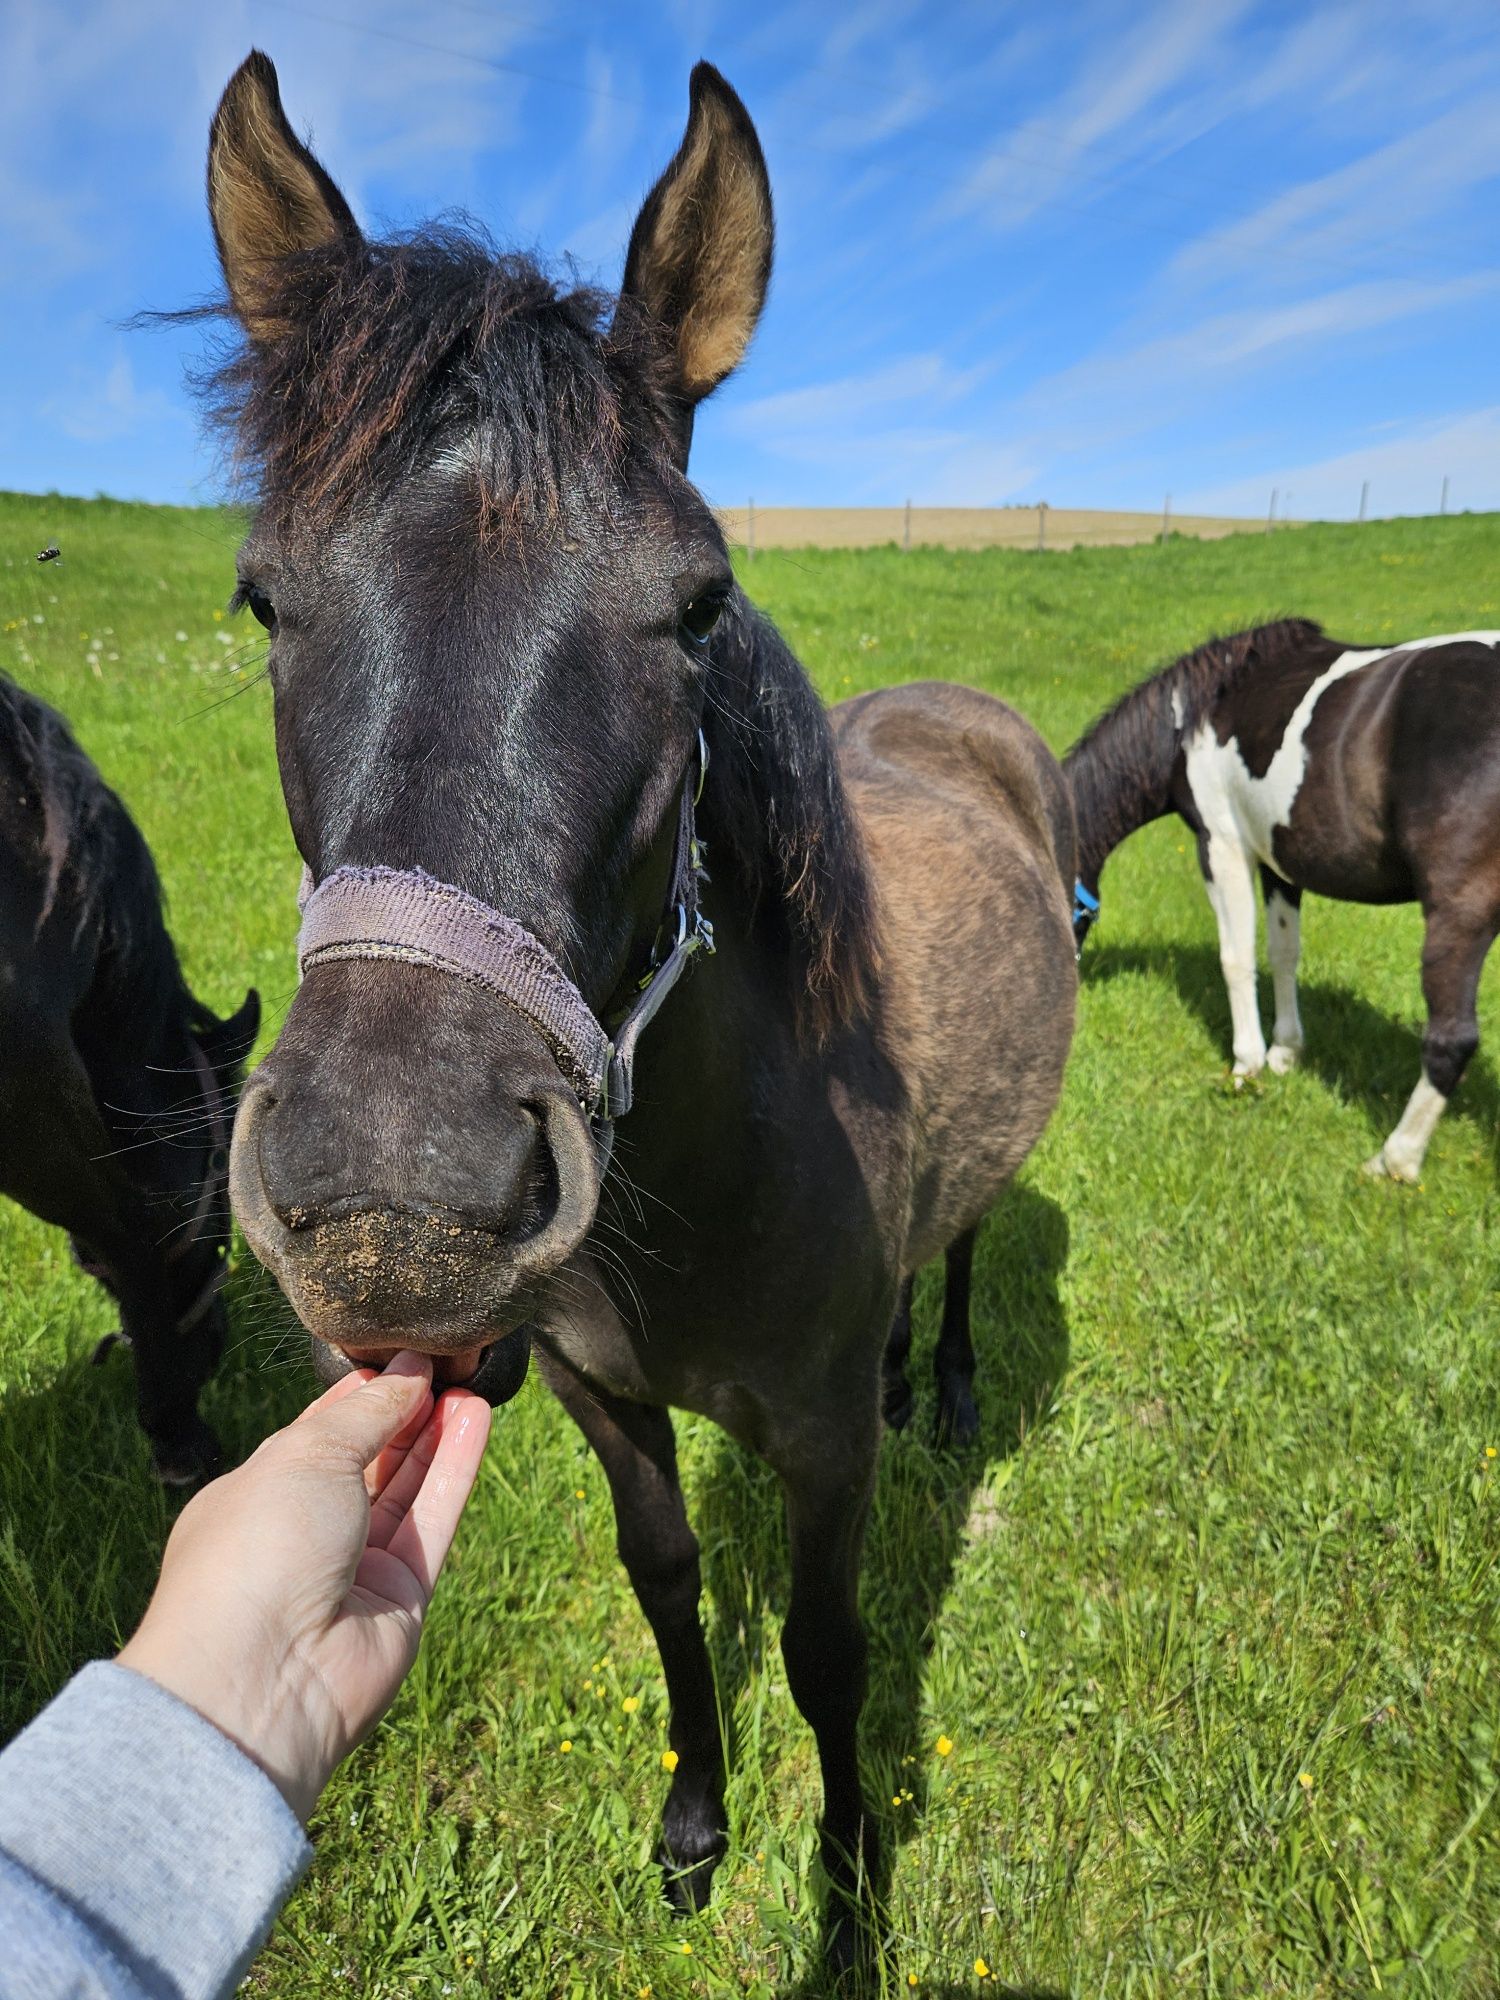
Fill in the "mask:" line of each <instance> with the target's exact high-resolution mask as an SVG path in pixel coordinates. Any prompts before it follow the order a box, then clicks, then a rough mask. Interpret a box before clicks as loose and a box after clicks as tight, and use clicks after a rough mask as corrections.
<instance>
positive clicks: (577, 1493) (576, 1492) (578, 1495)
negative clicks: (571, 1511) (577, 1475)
mask: <svg viewBox="0 0 1500 2000" xmlns="http://www.w3.org/2000/svg"><path fill="white" fill-rule="evenodd" d="M573 1498H574V1499H575V1500H581V1499H582V1498H583V1488H582V1487H581V1486H575V1487H574V1488H573Z"/></svg>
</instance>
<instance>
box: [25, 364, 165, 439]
mask: <svg viewBox="0 0 1500 2000" xmlns="http://www.w3.org/2000/svg"><path fill="white" fill-rule="evenodd" d="M43 408H44V410H45V412H46V414H47V415H48V416H50V417H51V418H53V420H54V421H55V422H56V424H57V427H58V429H59V430H60V431H62V432H63V434H64V435H65V436H66V437H70V438H75V439H77V440H78V441H79V442H80V443H83V444H112V443H114V442H116V441H117V440H118V439H120V438H125V437H131V436H133V435H134V434H135V433H136V432H138V431H142V430H145V429H146V428H147V427H148V426H150V425H153V424H162V423H178V424H181V423H186V422H187V421H188V418H187V415H186V412H185V411H183V410H182V409H181V408H180V407H179V406H178V405H177V404H175V403H174V402H173V400H172V398H171V397H170V396H168V395H167V394H166V393H165V391H164V390H161V389H142V388H140V387H139V386H138V385H137V383H136V379H135V369H134V367H133V365H132V363H131V360H130V357H129V355H127V354H126V353H124V352H123V350H117V352H116V354H115V357H114V359H113V360H112V361H111V362H110V363H109V365H108V367H107V368H106V369H105V370H104V372H103V374H102V375H99V374H95V375H90V374H88V373H87V372H85V371H84V370H81V369H80V370H75V371H74V374H73V376H72V379H71V381H70V383H69V386H68V387H67V388H65V389H63V390H61V391H59V392H58V393H57V394H55V395H52V396H49V397H48V398H47V399H46V401H45V403H44V405H43Z"/></svg>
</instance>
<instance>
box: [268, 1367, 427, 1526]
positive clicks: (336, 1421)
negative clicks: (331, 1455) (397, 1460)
mask: <svg viewBox="0 0 1500 2000" xmlns="http://www.w3.org/2000/svg"><path fill="white" fill-rule="evenodd" d="M431 1414H432V1360H431V1357H430V1356H428V1355H425V1354H414V1353H412V1352H410V1351H409V1350H406V1351H403V1352H402V1353H400V1354H397V1355H395V1356H394V1357H393V1358H392V1359H391V1360H390V1361H389V1362H388V1363H387V1364H386V1366H385V1368H384V1369H383V1370H382V1371H381V1373H380V1374H379V1375H375V1376H370V1375H368V1374H366V1373H365V1372H364V1371H362V1370H356V1371H355V1372H354V1373H353V1374H351V1375H346V1376H344V1377H343V1378H342V1380H340V1381H338V1382H335V1383H334V1385H333V1387H332V1388H331V1389H328V1390H326V1391H325V1392H324V1393H323V1395H321V1396H320V1397H319V1398H318V1399H317V1401H316V1402H315V1403H313V1404H312V1405H311V1406H310V1407H309V1408H308V1409H306V1410H304V1411H303V1412H302V1415H301V1416H300V1417H299V1418H298V1419H297V1422H296V1423H295V1424H294V1425H293V1427H292V1435H293V1436H294V1437H296V1438H298V1439H299V1440H301V1441H303V1442H306V1441H308V1440H310V1439H311V1438H313V1437H316V1438H317V1439H318V1440H319V1442H320V1443H321V1444H322V1445H323V1446H324V1447H325V1448H328V1449H330V1450H332V1451H334V1452H339V1451H346V1452H348V1453H350V1454H351V1455H352V1456H353V1457H356V1458H357V1459H358V1460H359V1463H360V1465H361V1466H363V1467H364V1468H365V1485H366V1490H367V1491H368V1492H369V1493H370V1494H371V1495H372V1497H373V1495H374V1494H375V1493H376V1492H378V1491H379V1489H380V1487H381V1485H382V1484H384V1483H385V1480H384V1478H382V1475H381V1463H382V1460H384V1459H386V1458H388V1456H389V1454H391V1453H392V1452H395V1453H398V1454H399V1453H401V1452H403V1451H404V1450H405V1447H406V1446H407V1445H408V1444H409V1443H410V1442H411V1440H412V1439H413V1438H415V1437H416V1436H418V1435H419V1434H420V1432H421V1429H422V1426H423V1425H424V1424H425V1423H426V1422H427V1420H428V1418H429V1417H430V1416H431ZM388 1477H389V1469H387V1471H386V1474H385V1478H388Z"/></svg>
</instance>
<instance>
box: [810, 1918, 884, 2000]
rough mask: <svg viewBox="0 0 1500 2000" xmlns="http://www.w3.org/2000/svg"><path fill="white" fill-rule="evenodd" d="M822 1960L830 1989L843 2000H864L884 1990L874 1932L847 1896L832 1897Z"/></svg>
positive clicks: (824, 1934) (827, 1987)
mask: <svg viewBox="0 0 1500 2000" xmlns="http://www.w3.org/2000/svg"><path fill="white" fill-rule="evenodd" d="M822 1959H823V1976H824V1979H825V1981H826V1990H827V1991H828V1992H830V1993H835V1994H838V1995H839V1996H840V2000H864V1996H865V1995H866V1994H870V1995H873V1994H874V1993H876V1992H877V1991H879V1990H882V1986H883V1982H882V1981H881V1979H880V1952H879V1949H878V1947H877V1945H876V1941H875V1936H874V1933H873V1931H872V1929H871V1926H870V1923H869V1920H868V1918H867V1917H866V1916H864V1915H863V1914H862V1913H861V1912H860V1910H858V1909H857V1908H856V1907H855V1906H854V1905H853V1904H852V1903H851V1902H850V1901H849V1899H848V1898H847V1897H846V1896H842V1895H835V1896H834V1897H832V1898H831V1899H830V1901H829V1904H828V1908H827V1910H826V1912H825V1914H824V1919H823V1940H822Z"/></svg>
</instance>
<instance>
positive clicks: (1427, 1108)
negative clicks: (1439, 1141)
mask: <svg viewBox="0 0 1500 2000" xmlns="http://www.w3.org/2000/svg"><path fill="white" fill-rule="evenodd" d="M1447 1104H1448V1100H1447V1098H1446V1097H1444V1095H1443V1093H1442V1092H1441V1091H1440V1090H1439V1089H1438V1088H1437V1086H1436V1084H1432V1083H1429V1082H1428V1081H1427V1078H1426V1077H1425V1076H1419V1077H1418V1078H1417V1087H1416V1089H1415V1090H1414V1091H1413V1092H1412V1094H1411V1096H1410V1097H1409V1098H1408V1099H1407V1101H1406V1109H1405V1110H1404V1111H1403V1112H1402V1114H1401V1123H1400V1124H1399V1125H1398V1126H1397V1127H1396V1129H1395V1131H1394V1132H1393V1133H1392V1134H1391V1136H1390V1138H1389V1139H1387V1140H1386V1142H1385V1144H1384V1145H1383V1146H1382V1147H1381V1149H1380V1151H1379V1152H1378V1153H1377V1154H1376V1155H1375V1157H1374V1159H1373V1160H1366V1161H1365V1172H1366V1173H1367V1174H1375V1175H1381V1174H1389V1175H1390V1177H1391V1179H1392V1180H1395V1181H1417V1180H1420V1179H1421V1177H1422V1161H1423V1159H1424V1158H1425V1157H1426V1153H1427V1146H1428V1141H1429V1140H1430V1139H1431V1138H1432V1135H1433V1133H1434V1132H1435V1131H1436V1130H1437V1123H1438V1120H1439V1119H1440V1118H1441V1117H1442V1115H1443V1112H1444V1111H1445V1110H1446V1109H1447Z"/></svg>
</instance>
